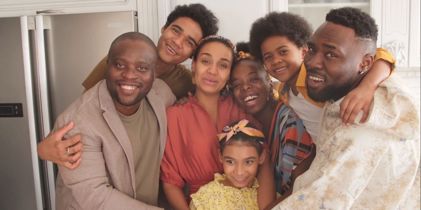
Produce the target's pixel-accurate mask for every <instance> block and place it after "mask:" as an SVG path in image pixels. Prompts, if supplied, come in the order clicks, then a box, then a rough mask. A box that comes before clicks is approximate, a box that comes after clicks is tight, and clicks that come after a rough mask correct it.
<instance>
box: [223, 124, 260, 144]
mask: <svg viewBox="0 0 421 210" xmlns="http://www.w3.org/2000/svg"><path fill="white" fill-rule="evenodd" d="M248 123H249V121H248V120H245V119H244V120H241V121H240V122H238V123H237V124H235V125H233V126H225V127H224V129H222V131H223V133H220V134H218V139H219V141H221V140H222V139H224V138H225V137H226V140H225V141H226V142H227V141H228V140H230V139H231V137H232V136H233V135H235V134H237V133H238V132H240V131H241V132H243V133H245V134H247V135H249V136H253V137H261V138H263V137H264V135H263V133H262V132H261V131H259V130H257V129H255V128H251V127H247V126H246V125H247V124H248Z"/></svg>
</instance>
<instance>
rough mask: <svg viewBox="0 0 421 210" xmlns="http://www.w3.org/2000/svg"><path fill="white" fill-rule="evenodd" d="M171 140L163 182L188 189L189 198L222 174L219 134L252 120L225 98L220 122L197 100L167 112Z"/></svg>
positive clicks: (162, 166) (190, 100) (229, 99)
mask: <svg viewBox="0 0 421 210" xmlns="http://www.w3.org/2000/svg"><path fill="white" fill-rule="evenodd" d="M167 118H168V136H167V143H166V146H165V151H164V157H163V159H162V163H161V180H162V181H163V182H165V183H169V184H173V185H176V186H178V187H180V188H182V187H183V186H184V185H188V188H189V189H190V192H189V194H192V193H195V192H196V191H197V190H198V189H199V188H200V187H201V186H202V185H205V184H207V183H208V182H210V181H212V180H213V178H214V174H215V173H222V171H223V168H222V164H221V163H220V161H219V143H218V139H217V134H218V133H220V132H221V131H222V128H223V127H224V126H226V125H229V124H231V123H232V122H234V121H238V120H241V119H245V118H246V119H250V118H251V117H249V116H248V115H246V114H245V113H244V112H243V111H242V110H241V109H240V108H239V107H237V106H236V105H235V104H234V102H233V99H232V97H221V98H220V99H219V102H218V122H217V124H216V125H215V124H214V123H213V122H212V119H211V118H210V116H209V114H208V113H207V112H206V111H205V109H203V108H202V106H201V105H199V103H198V101H197V99H196V98H194V97H190V98H189V100H188V102H187V103H185V104H182V105H175V106H172V107H169V108H168V109H167Z"/></svg>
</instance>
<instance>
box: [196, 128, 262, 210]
mask: <svg viewBox="0 0 421 210" xmlns="http://www.w3.org/2000/svg"><path fill="white" fill-rule="evenodd" d="M218 138H219V145H220V161H221V162H222V165H223V168H224V174H222V175H221V174H219V173H216V174H215V179H214V180H213V181H211V182H210V183H208V184H206V185H204V186H202V187H201V188H200V189H199V191H198V192H196V193H194V194H192V195H191V198H192V200H191V202H190V209H197V210H205V209H226V210H234V209H235V210H237V209H247V210H253V209H258V205H257V188H258V187H259V185H258V183H257V179H256V174H257V170H258V168H259V165H260V164H262V163H263V162H264V160H265V153H264V152H263V140H264V136H263V133H262V132H261V131H260V130H258V129H256V128H255V127H253V126H252V125H251V124H250V123H249V122H248V120H241V121H239V122H237V123H234V124H231V125H230V126H226V127H224V129H223V132H222V133H221V134H218Z"/></svg>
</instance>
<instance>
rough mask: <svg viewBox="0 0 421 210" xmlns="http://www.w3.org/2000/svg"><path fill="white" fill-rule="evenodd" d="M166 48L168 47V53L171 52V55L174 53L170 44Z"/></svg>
mask: <svg viewBox="0 0 421 210" xmlns="http://www.w3.org/2000/svg"><path fill="white" fill-rule="evenodd" d="M167 49H168V51H169V53H171V54H172V55H175V54H176V53H175V50H174V49H173V48H172V47H171V46H168V47H167Z"/></svg>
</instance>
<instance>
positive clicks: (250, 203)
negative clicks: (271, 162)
mask: <svg viewBox="0 0 421 210" xmlns="http://www.w3.org/2000/svg"><path fill="white" fill-rule="evenodd" d="M224 180H225V176H224V175H221V174H218V173H216V174H215V179H214V180H213V181H212V182H209V183H208V184H206V185H204V186H202V187H201V188H200V189H199V191H197V192H196V193H195V194H192V195H191V198H192V201H191V202H190V209H197V210H211V209H224V210H243V209H244V210H246V209H247V210H255V209H256V210H257V209H259V207H258V206H257V188H258V187H259V184H258V183H257V179H255V181H254V183H253V186H252V187H246V188H241V189H238V188H235V187H230V186H225V185H223V184H222V182H223V181H224Z"/></svg>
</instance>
